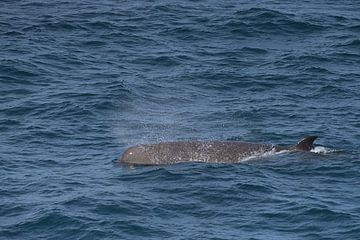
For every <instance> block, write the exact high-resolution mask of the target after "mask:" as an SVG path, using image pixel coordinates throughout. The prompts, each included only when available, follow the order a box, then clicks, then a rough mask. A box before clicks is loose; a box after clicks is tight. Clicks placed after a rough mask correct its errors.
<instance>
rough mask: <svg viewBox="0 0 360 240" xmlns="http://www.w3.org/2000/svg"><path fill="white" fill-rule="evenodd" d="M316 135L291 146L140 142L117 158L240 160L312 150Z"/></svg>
mask: <svg viewBox="0 0 360 240" xmlns="http://www.w3.org/2000/svg"><path fill="white" fill-rule="evenodd" d="M316 138H317V136H307V137H304V138H302V139H301V140H300V141H298V143H297V144H295V145H292V146H286V145H273V144H265V143H250V142H242V141H175V142H160V143H154V144H140V145H136V146H132V147H129V148H127V149H126V150H125V151H124V152H123V154H122V155H121V156H120V158H119V159H118V162H120V163H121V164H124V165H131V166H134V165H167V164H176V163H184V162H206V163H239V162H241V161H244V160H246V159H249V158H253V157H255V158H256V157H259V156H263V155H265V154H267V153H269V154H271V153H277V152H281V151H305V152H307V151H311V150H312V149H313V148H314V144H313V143H314V141H315V139H316Z"/></svg>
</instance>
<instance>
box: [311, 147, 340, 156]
mask: <svg viewBox="0 0 360 240" xmlns="http://www.w3.org/2000/svg"><path fill="white" fill-rule="evenodd" d="M311 152H313V153H317V154H327V153H332V152H336V150H335V149H331V148H327V147H323V146H316V147H315V148H314V149H312V150H311Z"/></svg>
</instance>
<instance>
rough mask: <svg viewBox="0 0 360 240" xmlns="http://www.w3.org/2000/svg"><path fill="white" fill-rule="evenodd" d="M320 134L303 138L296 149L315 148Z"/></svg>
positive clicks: (306, 149)
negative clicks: (315, 142)
mask: <svg viewBox="0 0 360 240" xmlns="http://www.w3.org/2000/svg"><path fill="white" fill-rule="evenodd" d="M317 137H318V136H308V137H304V138H303V139H301V140H300V141H299V142H298V143H297V144H296V146H295V148H296V150H300V151H310V150H311V149H313V148H314V141H315V139H316V138H317Z"/></svg>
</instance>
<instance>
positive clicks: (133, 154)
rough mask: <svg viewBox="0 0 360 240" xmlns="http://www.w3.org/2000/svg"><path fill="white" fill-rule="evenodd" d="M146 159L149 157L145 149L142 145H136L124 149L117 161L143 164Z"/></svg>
mask: <svg viewBox="0 0 360 240" xmlns="http://www.w3.org/2000/svg"><path fill="white" fill-rule="evenodd" d="M147 159H149V156H148V152H147V149H146V148H145V147H144V146H142V145H138V146H134V147H130V148H128V149H126V151H125V152H124V153H123V154H122V155H121V157H120V158H119V161H120V162H121V163H123V164H131V165H137V164H139V165H143V164H146V163H147V162H148V161H147Z"/></svg>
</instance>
